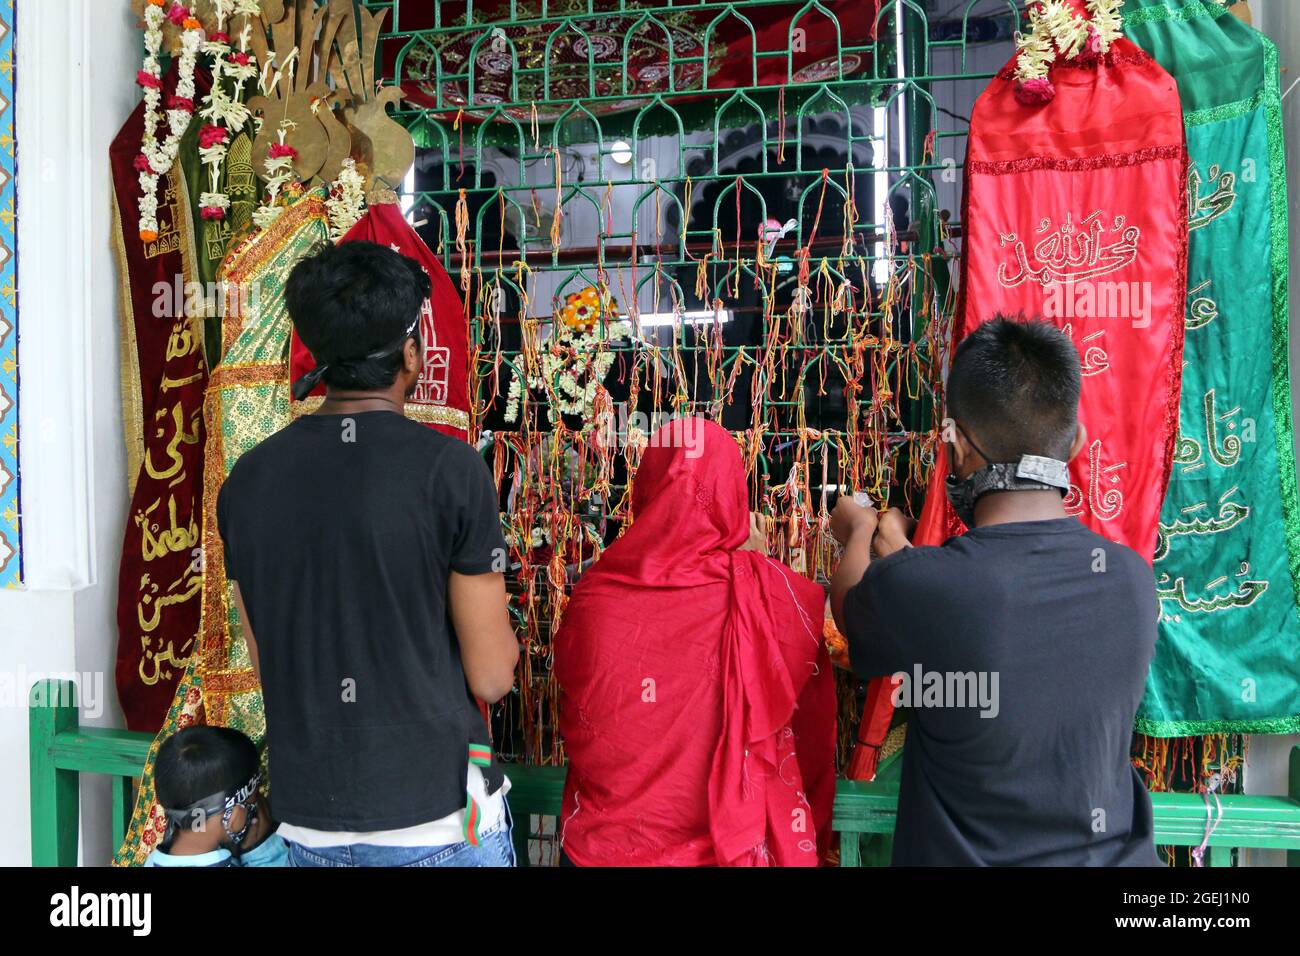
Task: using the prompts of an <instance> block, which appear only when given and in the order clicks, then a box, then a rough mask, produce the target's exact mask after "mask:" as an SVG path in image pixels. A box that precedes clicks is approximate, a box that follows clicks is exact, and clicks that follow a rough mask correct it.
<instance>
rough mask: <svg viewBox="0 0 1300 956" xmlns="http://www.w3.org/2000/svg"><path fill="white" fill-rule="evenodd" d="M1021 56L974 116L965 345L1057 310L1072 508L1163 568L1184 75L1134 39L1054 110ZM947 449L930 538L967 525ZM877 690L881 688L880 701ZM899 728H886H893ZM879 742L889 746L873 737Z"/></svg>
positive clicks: (1070, 78)
mask: <svg viewBox="0 0 1300 956" xmlns="http://www.w3.org/2000/svg"><path fill="white" fill-rule="evenodd" d="M1013 67H1014V60H1013V61H1012V63H1011V64H1008V67H1007V68H1006V69H1004V70H1003V71H1002V72H1001V73H1000V74H999V75H998V76H997V77H996V78H995V79H994V80H993V81H992V82H991V83H990V84H989V86H988V88H987V89H986V90H985V91H984V93H983V94H982V95H981V96H980V98H979V100H978V101H977V102H976V104H975V109H974V112H973V114H972V116H971V133H970V141H969V145H968V147H967V153H966V183H965V187H966V191H965V200H964V209H963V215H962V222H963V224H964V227H965V240H964V243H965V244H964V246H963V249H962V282H961V303H960V306H959V308H958V315H957V322H956V325H955V328H954V332H953V340H954V344H956V343H957V342H960V341H961V340H962V339H963V338H964V337H965V336H966V335H967V334H969V333H970V332H971V331H972V330H973V329H975V328H976V327H977V326H978V325H980V324H981V323H983V322H986V321H988V320H989V319H990V318H992V317H993V315H994V313H997V312H1003V313H1009V314H1011V315H1016V314H1018V313H1021V312H1023V313H1024V314H1025V315H1026V316H1029V317H1031V318H1032V317H1038V316H1042V317H1045V318H1047V319H1049V320H1050V321H1052V322H1053V323H1054V324H1056V325H1057V326H1059V327H1061V328H1062V329H1063V330H1064V331H1065V332H1066V333H1067V334H1068V335H1069V336H1070V338H1071V339H1072V340H1073V342H1074V344H1075V346H1076V347H1077V348H1078V350H1079V353H1080V356H1081V363H1082V367H1083V390H1082V395H1081V398H1080V407H1079V415H1080V420H1081V421H1082V423H1083V425H1084V427H1085V428H1086V429H1087V431H1088V441H1087V443H1086V445H1085V447H1084V450H1083V452H1082V453H1081V454H1080V455H1079V457H1078V458H1077V459H1076V460H1075V461H1074V462H1073V463H1072V464H1071V466H1070V476H1071V482H1072V485H1073V487H1072V489H1071V492H1070V495H1069V497H1068V498H1067V499H1066V509H1067V510H1068V511H1069V512H1070V513H1071V514H1074V515H1076V516H1078V518H1079V520H1080V521H1082V522H1083V523H1084V524H1086V525H1087V526H1088V527H1090V528H1092V529H1093V530H1094V531H1096V532H1097V533H1098V534H1102V535H1105V536H1106V537H1108V538H1110V539H1111V540H1113V541H1118V542H1120V543H1122V544H1126V545H1128V546H1129V547H1131V548H1133V549H1134V550H1135V551H1137V552H1138V553H1139V554H1141V555H1143V556H1144V557H1145V558H1146V559H1147V560H1148V561H1150V560H1151V557H1152V554H1153V552H1154V550H1155V545H1156V525H1157V521H1158V519H1159V515H1160V506H1161V503H1162V502H1163V501H1164V496H1165V488H1166V486H1167V485H1168V483H1169V471H1170V467H1171V464H1172V459H1173V450H1174V442H1175V439H1176V437H1177V428H1178V398H1179V389H1180V382H1181V374H1182V351H1183V302H1184V299H1185V296H1186V288H1187V276H1186V268H1187V200H1186V184H1187V179H1186V173H1187V147H1186V142H1185V139H1184V131H1183V120H1182V111H1181V104H1180V101H1179V97H1178V89H1177V86H1176V85H1175V83H1174V80H1173V78H1172V77H1171V76H1170V75H1169V74H1168V73H1166V72H1165V71H1164V70H1163V69H1162V68H1161V67H1160V65H1159V64H1158V63H1156V62H1155V61H1154V60H1153V59H1151V57H1149V56H1148V55H1147V54H1145V53H1143V52H1142V51H1141V50H1139V49H1138V48H1137V47H1136V46H1134V45H1133V44H1132V43H1130V42H1129V41H1128V40H1124V39H1119V40H1117V41H1116V42H1115V44H1114V45H1113V46H1112V48H1111V51H1110V52H1109V53H1108V54H1107V55H1106V57H1105V58H1104V59H1102V60H1101V61H1100V62H1094V63H1092V64H1083V63H1080V62H1078V61H1068V60H1064V59H1058V60H1057V63H1056V65H1055V66H1054V67H1053V69H1052V73H1051V81H1052V83H1053V85H1054V86H1055V89H1056V95H1055V97H1054V98H1053V99H1052V100H1051V102H1049V103H1047V104H1045V105H1039V106H1029V105H1024V104H1022V103H1020V102H1019V101H1018V100H1017V99H1016V95H1015V85H1016V81H1015V79H1014V78H1013V77H1012V76H1011V69H1012V68H1013ZM947 474H948V471H947V459H946V457H945V456H943V455H941V456H940V457H939V459H938V461H937V463H936V466H935V469H934V472H933V474H932V476H931V479H930V485H929V489H928V493H927V495H926V500H925V508H924V511H923V513H922V515H921V519H920V522H919V527H918V529H917V535H916V537H915V543H917V544H942V543H943V542H944V541H945V540H946V539H947V538H949V537H951V536H952V535H954V534H960V533H962V531H964V530H965V529H964V527H963V525H962V524H961V522H960V520H958V518H957V516H956V515H955V514H953V512H952V509H951V508H950V507H949V506H948V501H947V497H946V495H945V493H944V478H945V477H946V475H947ZM886 684H887V679H886V678H881V679H878V680H876V681H873V682H872V685H871V688H870V690H869V692H868V702H867V703H868V709H867V712H866V713H864V716H863V726H864V727H867V728H871V732H870V734H867V735H866V736H864V734H859V747H858V750H857V753H855V755H854V763H853V768H852V769H851V771H850V776H853V777H855V778H858V779H869V778H870V777H871V776H873V775H874V772H875V759H876V754H877V753H878V749H873V746H872V745H873V744H874V745H875V746H876V748H878V745H879V743H880V742H882V741H883V739H884V737H883V733H884V732H886V731H887V730H888V725H889V719H888V718H889V715H890V714H891V713H892V710H893V704H892V701H891V698H890V695H889V694H887V693H881V692H880V691H881V689H882V688H883V687H885V686H886ZM872 691H875V692H876V693H874V694H873V693H872ZM882 725H883V728H884V730H883V731H882V730H880V728H881V727H882ZM877 733H878V734H879V737H878V739H877V738H876V737H873V736H871V734H877Z"/></svg>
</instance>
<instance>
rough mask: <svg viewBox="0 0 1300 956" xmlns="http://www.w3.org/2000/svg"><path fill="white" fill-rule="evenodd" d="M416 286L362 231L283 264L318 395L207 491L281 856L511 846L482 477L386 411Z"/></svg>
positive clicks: (496, 531) (443, 862)
mask: <svg viewBox="0 0 1300 956" xmlns="http://www.w3.org/2000/svg"><path fill="white" fill-rule="evenodd" d="M429 294H430V281H429V278H428V276H427V275H426V274H425V273H424V271H423V269H422V268H421V266H420V265H419V264H418V263H416V262H415V261H414V260H412V259H408V258H406V257H405V256H402V255H400V254H398V253H396V252H394V251H393V250H391V249H388V248H386V247H384V246H380V245H376V244H374V243H369V242H349V243H344V244H342V245H339V246H336V247H330V248H327V249H325V250H324V251H323V252H321V253H319V254H318V255H316V256H314V257H312V258H309V259H305V260H303V261H302V262H300V263H299V264H298V265H297V266H296V267H295V268H294V270H293V272H292V274H291V275H290V277H289V281H288V284H287V287H286V299H287V305H288V308H289V313H290V315H291V317H292V318H293V322H294V326H295V328H296V329H297V331H298V334H299V335H300V336H301V338H302V340H303V342H304V344H305V345H306V346H307V347H308V348H309V349H310V350H311V352H312V355H313V356H314V357H315V359H316V361H317V363H318V365H317V372H316V373H314V374H313V376H312V377H323V380H324V382H325V384H326V386H327V390H328V391H327V395H326V398H325V401H324V403H323V404H322V405H321V407H320V409H319V411H317V412H316V413H315V414H313V415H305V416H303V417H302V418H299V419H297V420H296V421H294V422H293V423H292V424H290V425H289V426H288V427H286V428H284V429H282V430H281V431H279V432H277V433H276V434H274V435H272V436H271V437H270V438H268V439H266V440H265V441H264V442H262V443H261V444H260V445H258V446H257V447H256V448H254V449H252V450H251V451H249V452H248V453H247V454H245V455H244V456H243V457H242V458H240V459H239V461H238V462H237V463H236V464H235V466H234V468H233V469H232V470H231V472H230V476H229V477H228V478H227V479H226V482H225V484H224V485H223V486H222V489H221V494H220V497H219V499H218V503H217V520H218V525H219V528H220V533H221V538H222V541H223V543H224V546H225V556H226V564H227V568H228V571H229V577H230V579H231V580H232V581H233V582H235V587H234V597H235V600H236V602H237V604H238V608H239V616H240V619H241V621H242V623H243V627H244V633H245V636H246V638H247V641H248V648H249V653H250V656H251V657H252V663H253V667H254V669H255V670H256V671H257V673H258V677H259V679H260V680H261V682H262V692H263V699H264V701H265V704H266V726H267V739H268V741H269V751H268V761H269V769H270V774H271V778H272V780H273V783H274V793H275V809H276V816H277V818H278V819H279V820H280V821H281V828H280V831H279V832H280V833H281V835H282V836H284V838H285V839H286V840H287V841H288V843H289V865H291V866H349V865H351V866H365V865H404V866H406V865H411V866H414V865H418V866H456V865H466V866H493V865H506V866H508V865H511V863H513V859H514V857H513V849H512V844H511V841H510V826H511V822H510V815H509V808H508V807H507V805H506V803H505V799H504V797H505V789H506V784H505V781H504V777H503V775H502V773H501V771H500V769H499V768H498V767H496V766H494V765H493V764H492V760H491V749H490V748H489V747H488V746H487V741H488V733H487V727H486V726H485V724H484V721H483V717H482V715H481V714H480V712H479V710H478V707H477V706H476V705H475V703H474V700H473V697H474V696H477V697H479V698H480V699H482V700H484V701H487V702H489V703H494V702H496V701H497V700H499V699H500V698H501V697H503V696H504V695H505V694H507V693H508V692H509V691H510V688H511V686H512V684H513V682H514V668H515V662H516V660H517V658H518V643H517V641H516V640H515V636H514V631H513V630H512V628H511V626H510V622H509V617H508V615H507V610H506V591H505V580H504V576H503V574H502V572H503V570H504V568H505V542H504V540H503V539H502V536H501V530H500V516H499V508H498V499H497V490H496V487H495V485H494V484H493V481H492V477H491V475H490V473H489V472H488V468H487V465H486V463H485V462H484V461H483V459H482V458H481V457H480V456H479V455H478V454H477V453H476V452H475V450H474V449H473V448H472V447H471V446H469V445H467V444H465V443H464V442H461V441H458V440H456V439H454V438H449V437H447V436H445V435H441V434H439V433H437V432H435V431H432V430H431V429H429V428H426V427H425V426H423V425H421V424H419V423H417V422H414V421H411V420H410V419H408V418H406V417H405V416H404V415H403V409H404V404H405V399H406V398H407V397H408V396H409V395H410V394H411V393H412V392H413V390H414V388H415V386H416V384H417V382H418V381H419V377H420V371H421V366H422V364H423V354H424V350H423V348H422V347H421V344H420V341H419V337H420V332H419V317H420V311H421V309H422V308H423V307H424V305H425V301H426V300H427V299H428V297H429ZM311 384H312V382H311V381H310V380H309V381H307V382H306V383H305V386H306V387H305V388H300V389H298V391H299V392H300V393H301V392H303V391H309V390H310V385H311ZM254 635H256V636H254ZM471 692H472V693H471Z"/></svg>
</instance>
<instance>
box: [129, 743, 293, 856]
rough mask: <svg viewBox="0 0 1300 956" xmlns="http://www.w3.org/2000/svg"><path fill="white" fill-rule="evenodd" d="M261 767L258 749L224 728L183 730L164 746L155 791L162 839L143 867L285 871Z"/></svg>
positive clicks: (283, 851)
mask: <svg viewBox="0 0 1300 956" xmlns="http://www.w3.org/2000/svg"><path fill="white" fill-rule="evenodd" d="M259 768H260V760H259V756H258V752H257V746H256V745H255V744H254V743H253V742H252V741H251V740H249V739H248V737H246V736H245V735H244V734H241V733H240V732H239V731H238V730H234V729H232V728H230V727H186V728H185V729H184V730H180V731H177V732H176V733H174V734H172V735H171V736H170V737H168V738H167V739H166V740H164V741H163V742H162V746H161V747H159V748H158V759H157V760H155V761H154V791H155V794H156V796H157V799H158V803H159V804H161V805H162V808H163V810H164V811H165V812H166V814H167V824H168V825H167V833H166V834H165V836H164V837H163V842H162V843H161V844H159V846H158V848H157V849H155V850H154V851H153V852H152V853H150V854H149V858H148V860H146V861H145V865H146V866H285V865H286V861H287V857H288V846H287V845H286V844H285V842H284V839H283V838H282V837H280V835H279V834H277V833H275V832H274V831H275V823H274V822H273V821H272V820H271V813H270V810H269V808H268V807H267V804H266V798H265V797H264V796H262V794H261V793H259V792H258V787H259V785H260V784H261V782H262V774H261V770H260V769H259Z"/></svg>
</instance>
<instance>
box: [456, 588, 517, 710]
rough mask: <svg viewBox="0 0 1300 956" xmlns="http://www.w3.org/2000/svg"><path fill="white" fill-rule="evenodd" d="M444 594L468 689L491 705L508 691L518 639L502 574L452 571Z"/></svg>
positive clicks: (512, 676) (510, 684) (515, 661)
mask: <svg viewBox="0 0 1300 956" xmlns="http://www.w3.org/2000/svg"><path fill="white" fill-rule="evenodd" d="M447 597H448V600H449V601H450V602H451V622H452V625H453V626H454V627H455V628H456V640H457V641H458V642H459V643H460V658H461V663H462V664H464V666H465V679H466V681H467V682H468V683H469V689H470V690H471V691H472V692H473V694H474V696H475V697H477V698H479V700H482V701H484V702H486V703H489V704H495V703H496V702H497V701H499V700H500V699H501V698H502V697H504V696H506V694H508V693H510V689H511V688H512V687H513V686H514V683H515V665H516V664H517V663H518V662H519V641H518V639H516V637H515V631H514V628H513V627H511V626H510V614H509V612H508V611H507V610H506V579H505V576H504V575H502V574H499V573H496V574H457V573H456V572H455V571H453V572H452V573H451V580H450V582H449V585H448V588H447Z"/></svg>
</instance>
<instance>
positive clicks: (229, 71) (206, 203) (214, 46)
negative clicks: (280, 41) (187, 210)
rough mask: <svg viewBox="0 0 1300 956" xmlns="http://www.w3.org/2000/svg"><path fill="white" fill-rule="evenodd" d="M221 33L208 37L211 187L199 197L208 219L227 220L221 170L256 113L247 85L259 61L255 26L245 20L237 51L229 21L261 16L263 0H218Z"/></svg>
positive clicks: (206, 134)
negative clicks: (253, 42)
mask: <svg viewBox="0 0 1300 956" xmlns="http://www.w3.org/2000/svg"><path fill="white" fill-rule="evenodd" d="M215 5H216V12H217V32H216V33H214V34H213V35H212V36H211V37H209V38H208V42H207V43H205V44H204V46H203V52H204V53H207V54H209V55H210V56H211V57H212V89H211V90H210V91H209V93H208V95H207V96H206V97H204V98H203V108H202V109H201V110H200V111H199V115H200V116H201V117H202V118H203V119H204V120H206V121H207V125H206V126H204V127H203V129H202V130H201V131H200V133H199V157H200V159H201V160H202V161H203V164H204V165H205V166H207V167H208V179H209V182H210V184H211V188H210V189H209V190H208V191H207V192H205V193H203V194H202V195H201V196H200V197H199V205H200V206H201V207H202V214H203V217H204V218H205V219H224V218H225V216H226V210H228V209H229V208H230V197H229V196H227V195H226V194H225V193H223V192H222V191H221V169H222V166H223V165H224V164H225V161H226V154H227V153H228V152H229V151H230V141H231V140H232V139H234V137H235V136H237V135H239V133H240V132H242V131H243V128H244V125H245V124H246V123H247V122H248V120H249V117H250V116H251V115H252V114H251V113H250V112H249V109H248V107H247V106H245V105H244V84H245V83H247V82H248V81H249V80H252V79H255V78H256V77H257V75H258V69H257V60H256V58H255V57H254V55H253V54H252V53H251V52H249V49H248V41H249V38H250V37H251V36H252V26H251V24H250V23H249V22H247V21H245V23H244V29H243V30H242V31H241V32H240V36H239V51H238V52H235V50H234V47H233V46H232V45H231V43H230V37H229V36H228V35H227V34H226V32H225V30H226V21H227V20H228V19H229V18H231V17H232V16H241V15H246V16H249V17H251V18H256V17H258V16H260V15H261V2H260V0H215ZM223 77H229V78H230V79H232V80H234V84H235V86H234V93H233V95H232V94H230V93H227V92H226V87H225V84H223V83H222V78H223Z"/></svg>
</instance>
